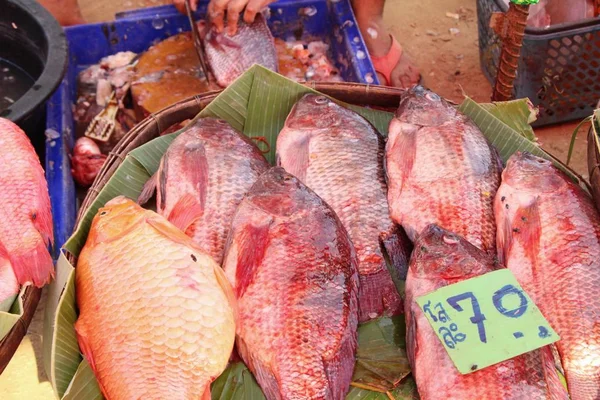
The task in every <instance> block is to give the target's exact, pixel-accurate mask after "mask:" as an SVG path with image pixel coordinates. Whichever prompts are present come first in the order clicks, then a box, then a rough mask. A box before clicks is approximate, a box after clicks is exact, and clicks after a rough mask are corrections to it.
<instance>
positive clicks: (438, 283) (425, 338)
mask: <svg viewBox="0 0 600 400" xmlns="http://www.w3.org/2000/svg"><path fill="white" fill-rule="evenodd" d="M498 267H500V265H498V264H497V263H496V261H495V260H494V258H493V256H492V255H490V254H487V253H484V252H482V251H481V250H479V249H478V248H476V247H475V246H473V245H472V244H470V243H469V242H467V241H466V240H465V239H464V238H462V237H460V236H458V235H456V234H454V233H451V232H449V231H446V230H444V229H442V228H440V227H438V226H436V225H430V226H428V227H426V228H425V229H424V230H423V232H422V233H421V235H420V236H419V237H418V239H417V241H416V243H415V250H414V251H413V254H412V256H411V260H410V268H409V270H408V278H407V280H406V325H407V336H406V343H407V346H406V347H407V353H408V357H409V360H410V362H411V365H412V373H413V376H414V377H415V380H416V382H417V388H418V390H419V395H420V398H421V400H430V399H460V400H471V399H472V400H496V399H497V400H508V399H511V400H524V399H537V400H541V399H551V400H558V399H561V400H567V399H568V395H567V392H566V390H565V388H564V386H562V383H561V382H560V379H559V377H558V374H557V372H556V367H555V365H554V359H553V356H552V352H551V350H550V348H549V347H545V348H543V349H541V350H536V351H532V352H529V353H526V354H523V355H520V356H517V357H514V358H511V359H510V360H506V361H503V362H501V363H498V364H495V365H491V366H489V367H487V368H483V369H481V370H479V371H476V372H473V373H470V374H467V375H462V374H461V373H460V372H458V370H457V369H456V367H455V366H454V364H453V362H452V360H451V359H450V356H449V355H448V352H447V351H446V349H445V348H444V346H443V345H442V343H441V342H440V341H439V339H438V338H437V336H436V334H435V332H434V330H433V328H432V327H431V325H430V324H429V322H428V321H427V318H426V317H425V314H424V313H423V311H422V310H421V308H420V307H419V305H418V304H417V303H416V300H415V299H416V298H417V297H419V296H423V295H426V294H428V293H431V292H433V291H435V290H437V289H439V288H441V287H444V286H448V285H451V284H453V283H457V282H460V281H463V280H466V279H470V278H474V277H476V276H479V275H482V274H485V273H487V272H491V271H493V270H495V269H497V268H498Z"/></svg>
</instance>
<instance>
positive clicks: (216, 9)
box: [174, 0, 275, 35]
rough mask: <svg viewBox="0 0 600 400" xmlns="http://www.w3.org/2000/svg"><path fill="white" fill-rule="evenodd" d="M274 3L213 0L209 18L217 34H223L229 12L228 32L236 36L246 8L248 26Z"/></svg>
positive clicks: (255, 0)
mask: <svg viewBox="0 0 600 400" xmlns="http://www.w3.org/2000/svg"><path fill="white" fill-rule="evenodd" d="M174 1H183V0H174ZM196 1H197V0H196ZM274 1H275V0H211V2H210V3H209V4H208V16H209V17H210V20H211V21H212V23H213V24H214V25H215V28H216V29H217V32H223V29H224V27H225V19H224V16H225V11H227V32H228V33H229V34H230V35H234V34H235V32H236V31H237V23H238V20H239V17H240V14H241V13H242V10H244V7H245V8H246V10H245V11H244V21H245V22H246V23H247V24H250V23H252V22H254V18H256V14H258V13H259V12H260V11H261V10H262V9H263V8H265V7H266V6H267V5H269V4H271V3H273V2H274ZM184 7H185V6H184Z"/></svg>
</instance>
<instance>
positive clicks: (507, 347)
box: [416, 269, 560, 374]
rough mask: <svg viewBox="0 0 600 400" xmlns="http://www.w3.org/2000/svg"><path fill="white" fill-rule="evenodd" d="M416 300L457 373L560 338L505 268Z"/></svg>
mask: <svg viewBox="0 0 600 400" xmlns="http://www.w3.org/2000/svg"><path fill="white" fill-rule="evenodd" d="M416 300H417V304H418V305H419V307H420V308H421V310H422V311H423V313H424V314H425V316H426V317H427V320H428V321H429V323H430V324H431V327H432V328H433V330H434V331H435V333H436V335H437V337H438V338H439V340H440V341H441V342H442V345H443V346H444V347H445V348H446V351H447V352H448V355H449V356H450V358H451V359H452V362H453V363H454V365H455V366H456V368H457V369H458V370H459V371H460V373H461V374H468V373H471V372H474V371H478V370H480V369H482V368H485V367H488V366H490V365H493V364H496V363H499V362H501V361H504V360H508V359H510V358H513V357H516V356H518V355H520V354H523V353H526V352H528V351H532V350H535V349H537V348H540V347H543V346H546V345H548V344H551V343H554V342H556V341H557V340H559V339H560V338H559V336H558V335H557V334H556V332H554V330H553V329H552V328H551V327H550V325H549V324H548V321H546V319H545V318H544V317H543V315H542V314H541V312H540V311H539V309H538V308H537V307H536V305H535V304H534V303H533V302H532V301H531V299H530V298H529V296H528V295H527V293H525V292H524V291H523V289H522V288H521V286H520V285H519V283H518V282H517V280H516V279H515V277H514V275H513V274H512V273H511V272H510V271H509V270H508V269H502V270H498V271H494V272H490V273H488V274H485V275H482V276H478V277H476V278H472V279H468V280H465V281H462V282H458V283H455V284H453V285H449V286H445V287H443V288H440V289H438V290H436V291H434V292H432V293H429V294H426V295H424V296H421V297H418V298H417V299H416Z"/></svg>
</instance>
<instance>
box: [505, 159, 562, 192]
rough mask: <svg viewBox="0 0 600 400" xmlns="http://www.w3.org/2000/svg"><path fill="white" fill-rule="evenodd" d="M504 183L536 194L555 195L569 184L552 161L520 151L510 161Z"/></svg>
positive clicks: (507, 164)
mask: <svg viewBox="0 0 600 400" xmlns="http://www.w3.org/2000/svg"><path fill="white" fill-rule="evenodd" d="M502 182H503V183H505V184H507V185H509V186H511V187H515V188H520V189H522V190H527V191H533V192H536V193H554V192H556V191H558V190H559V189H560V188H561V187H562V186H564V185H566V184H567V181H566V180H565V179H564V177H563V176H562V174H561V173H559V170H558V169H557V168H556V167H555V166H554V165H553V164H552V162H551V161H549V160H546V159H544V158H540V157H537V156H534V155H533V154H531V153H528V152H520V151H519V152H516V153H515V154H513V155H512V156H511V157H510V158H509V159H508V162H507V163H506V169H505V170H504V172H503V173H502Z"/></svg>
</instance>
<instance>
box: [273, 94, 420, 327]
mask: <svg viewBox="0 0 600 400" xmlns="http://www.w3.org/2000/svg"><path fill="white" fill-rule="evenodd" d="M384 146H385V145H384V140H383V138H382V137H381V135H380V134H379V133H378V132H377V130H376V129H375V128H374V127H373V126H372V125H371V124H370V123H369V122H368V121H367V120H366V119H364V118H363V117H361V116H360V115H358V114H357V113H355V112H354V111H351V110H349V109H347V108H344V107H342V106H340V105H338V104H336V103H334V102H333V101H331V100H330V99H328V98H327V97H324V96H318V95H315V94H307V95H305V96H304V97H302V98H301V99H300V100H299V101H298V102H297V103H296V105H294V108H293V109H292V111H291V112H290V114H289V115H288V117H287V120H286V122H285V127H284V128H283V129H282V131H281V133H280V134H279V137H278V138H277V160H278V163H279V165H281V166H282V167H283V168H285V169H286V171H288V172H289V173H291V174H292V175H294V176H296V177H298V178H299V179H300V180H302V182H303V183H304V184H306V185H307V186H308V187H310V188H311V189H312V190H314V191H315V192H316V193H317V194H318V195H319V196H320V197H322V198H323V200H325V201H326V202H327V204H329V205H330V206H331V208H333V210H334V211H335V212H336V214H337V215H338V216H339V218H340V220H341V221H342V223H343V224H344V227H345V228H346V230H348V233H349V234H350V238H351V239H352V243H353V244H354V248H355V249H356V254H357V255H358V260H359V266H358V271H359V273H360V294H359V305H360V314H359V320H360V321H366V320H369V319H371V318H375V317H378V316H381V315H394V314H398V313H400V312H402V307H403V305H402V298H401V297H400V294H399V292H398V289H397V288H396V285H395V284H394V281H393V279H392V276H391V275H390V271H389V270H388V266H387V262H386V256H387V258H388V260H389V264H390V265H391V268H390V269H391V270H392V271H393V273H394V275H395V276H396V277H397V278H398V279H400V280H401V279H404V278H405V277H406V269H407V267H408V257H409V255H410V242H409V240H408V238H407V237H406V235H405V234H404V232H403V231H402V230H401V229H400V228H399V227H398V226H396V225H395V224H394V222H393V221H392V219H391V218H390V212H389V208H388V203H387V197H386V192H387V185H386V183H385V173H384V170H383V157H384V154H385V151H384Z"/></svg>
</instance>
